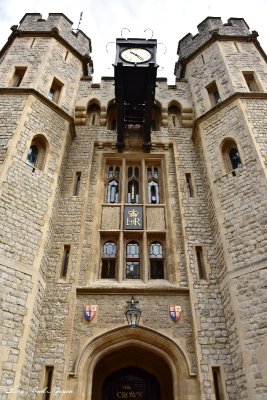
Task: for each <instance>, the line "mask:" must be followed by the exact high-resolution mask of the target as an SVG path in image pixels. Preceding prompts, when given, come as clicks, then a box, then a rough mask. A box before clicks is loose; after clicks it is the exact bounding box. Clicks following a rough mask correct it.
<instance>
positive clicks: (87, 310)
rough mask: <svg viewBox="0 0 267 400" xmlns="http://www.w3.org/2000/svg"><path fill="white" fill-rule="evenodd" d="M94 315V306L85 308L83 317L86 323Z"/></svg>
mask: <svg viewBox="0 0 267 400" xmlns="http://www.w3.org/2000/svg"><path fill="white" fill-rule="evenodd" d="M95 315H96V305H93V306H92V305H91V306H85V309H84V316H85V319H86V320H87V321H92V320H93V319H94V318H95Z"/></svg>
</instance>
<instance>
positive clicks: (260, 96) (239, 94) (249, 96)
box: [192, 92, 267, 141]
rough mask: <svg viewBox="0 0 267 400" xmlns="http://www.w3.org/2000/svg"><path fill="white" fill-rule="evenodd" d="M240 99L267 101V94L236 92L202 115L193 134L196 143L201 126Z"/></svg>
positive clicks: (195, 125)
mask: <svg viewBox="0 0 267 400" xmlns="http://www.w3.org/2000/svg"><path fill="white" fill-rule="evenodd" d="M240 99H264V100H267V93H263V92H236V93H234V94H232V95H231V96H229V97H228V98H227V99H225V100H223V101H222V102H220V103H219V104H217V105H216V106H215V107H213V108H212V109H210V110H209V111H207V112H206V113H205V114H203V115H201V116H200V117H199V118H197V119H196V121H195V124H194V128H193V133H192V140H193V141H194V140H195V138H196V135H197V132H198V128H199V125H200V124H201V123H202V122H204V121H206V120H207V119H209V118H210V117H212V116H213V115H214V114H217V113H218V111H221V110H222V109H223V108H225V107H227V106H228V105H229V104H231V103H233V102H234V101H236V100H240Z"/></svg>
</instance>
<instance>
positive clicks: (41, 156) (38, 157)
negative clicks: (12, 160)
mask: <svg viewBox="0 0 267 400" xmlns="http://www.w3.org/2000/svg"><path fill="white" fill-rule="evenodd" d="M47 148H48V142H47V140H46V138H45V137H44V136H42V135H36V136H34V138H33V139H32V142H31V145H30V148H29V150H28V154H27V159H26V163H27V164H29V165H30V166H31V167H33V168H34V169H35V168H38V169H41V170H42V169H43V167H44V164H45V159H46V156H47Z"/></svg>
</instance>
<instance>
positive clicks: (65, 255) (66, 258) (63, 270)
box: [60, 245, 70, 278]
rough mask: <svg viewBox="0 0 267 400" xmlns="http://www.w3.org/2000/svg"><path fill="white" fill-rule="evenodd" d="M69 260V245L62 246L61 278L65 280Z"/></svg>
mask: <svg viewBox="0 0 267 400" xmlns="http://www.w3.org/2000/svg"><path fill="white" fill-rule="evenodd" d="M69 260H70V245H64V252H63V260H62V267H61V274H60V277H61V278H66V276H67V273H68V266H69Z"/></svg>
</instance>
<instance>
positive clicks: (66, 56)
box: [65, 51, 69, 61]
mask: <svg viewBox="0 0 267 400" xmlns="http://www.w3.org/2000/svg"><path fill="white" fill-rule="evenodd" d="M68 55H69V52H68V51H66V55H65V61H67V58H68Z"/></svg>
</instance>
